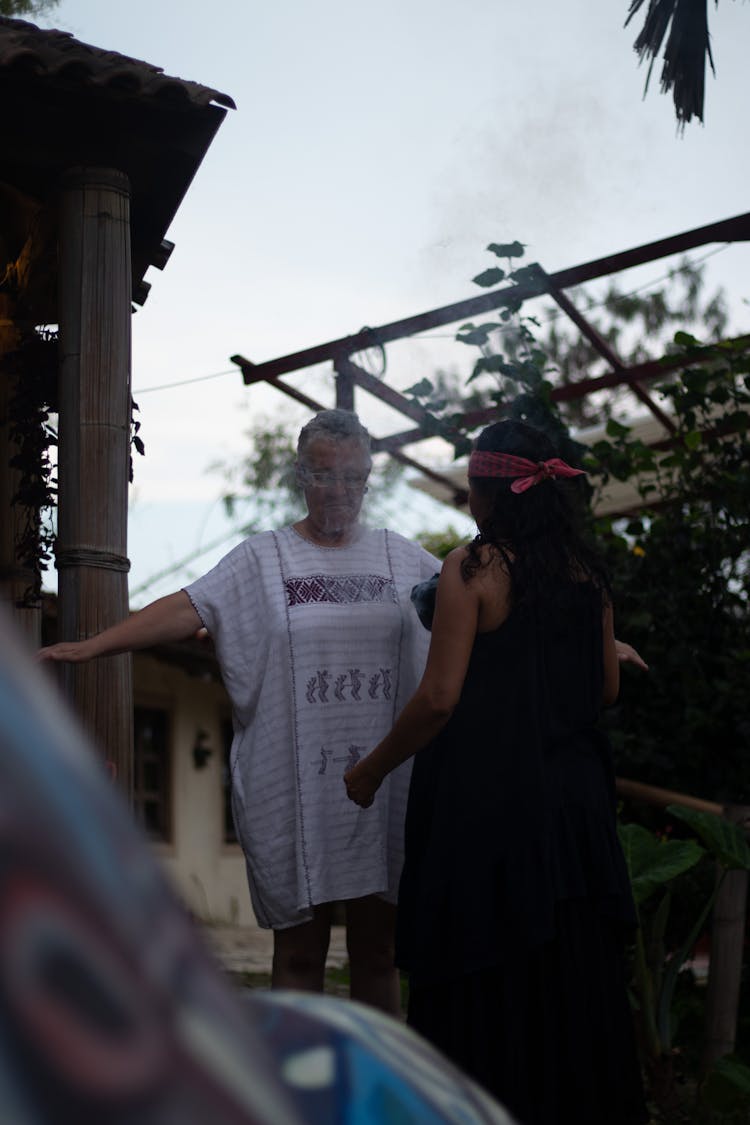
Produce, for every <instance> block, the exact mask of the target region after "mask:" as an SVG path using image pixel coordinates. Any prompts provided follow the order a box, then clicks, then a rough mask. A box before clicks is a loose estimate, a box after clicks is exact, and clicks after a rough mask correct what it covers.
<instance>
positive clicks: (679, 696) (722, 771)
mask: <svg viewBox="0 0 750 1125" xmlns="http://www.w3.org/2000/svg"><path fill="white" fill-rule="evenodd" d="M681 343H682V344H683V345H685V344H686V343H687V346H688V352H687V353H686V358H687V359H688V360H690V361H697V362H688V365H687V366H686V368H685V370H684V371H683V372H682V373H681V374H680V375H679V376H678V377H677V378H675V379H674V380H673V381H672V382H670V383H665V384H663V385H662V386H661V387H660V388H659V391H658V394H659V396H660V399H661V404H662V409H666V410H667V412H668V413H669V414H670V415H671V417H672V418H673V419H674V422H675V426H676V430H675V434H674V435H673V438H672V439H671V441H670V442H669V443H668V445H667V447H666V448H663V449H661V450H654V449H650V448H647V447H645V446H644V445H643V444H642V443H641V442H639V441H635V440H633V439H632V437H631V431H630V429H629V428H628V427H625V426H620V425H613V424H610V426H609V428H608V440H606V441H603V442H601V443H598V444H597V445H595V446H594V447H593V448H592V449H591V451H590V457H589V458H588V461H587V467H588V468H589V469H590V470H591V472H592V474H593V475H594V477H595V478H597V477H598V479H599V480H600V481H601V482H606V481H607V480H608V479H610V477H616V478H618V479H629V480H632V481H635V482H636V484H637V486H638V489H639V491H640V493H641V496H642V498H643V503H644V508H643V509H642V510H641V511H640V512H639V513H638V515H637V516H636V517H634V518H633V519H631V520H629V521H618V522H617V523H614V524H613V523H612V521H606V520H605V521H600V522H599V524H598V525H597V530H598V532H599V534H600V535H601V537H602V543H603V545H604V547H605V549H606V552H607V556H608V561H609V565H610V569H611V571H612V574H613V577H614V584H615V590H616V601H615V608H616V625H617V631H618V635H620V636H623V637H626V638H627V639H628V641H629V642H630V643H631V644H634V645H635V646H636V648H637V649H638V650H639V651H640V652H641V653H642V654H643V655H644V656H645V658H646V659H647V661H648V663H649V665H650V669H651V671H650V673H649V675H648V677H645V678H642V679H640V680H639V681H638V682H637V683H636V682H634V680H633V678H631V677H623V684H622V691H621V695H620V700H619V702H618V705H617V707H615V708H614V709H612V710H610V711H609V712H608V714H607V716H606V718H607V722H608V725H609V727H610V733H611V737H612V740H613V743H614V746H615V751H616V760H617V766H618V770H619V772H621V773H623V774H624V775H626V776H635V777H638V778H639V780H642V781H646V782H651V783H653V784H656V785H662V786H665V787H667V788H679V789H682V790H683V791H685V792H689V793H693V794H695V795H697V796H702V797H706V798H709V799H712V800H718V801H722V802H724V803H726V802H739V803H743V802H745V801H747V800H748V799H750V760H749V759H748V755H747V745H748V737H750V677H749V676H748V672H749V671H750V640H749V639H748V638H749V637H750V629H749V628H748V626H749V625H750V621H749V606H748V595H749V594H750V555H749V554H748V543H750V439H749V437H748V424H749V423H750V357H749V356H748V354H747V352H746V351H744V350H743V349H742V348H740V347H739V346H734V345H732V346H729V345H727V346H722V347H720V348H718V349H716V348H712V349H709V348H706V347H704V346H702V345H697V344H696V342H695V341H694V340H693V339H692V338H691V339H689V340H686V339H685V337H684V336H681Z"/></svg>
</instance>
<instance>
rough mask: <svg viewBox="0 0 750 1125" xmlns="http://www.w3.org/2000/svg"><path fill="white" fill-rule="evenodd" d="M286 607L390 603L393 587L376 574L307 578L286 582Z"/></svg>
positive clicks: (310, 576) (394, 595)
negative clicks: (323, 603)
mask: <svg viewBox="0 0 750 1125" xmlns="http://www.w3.org/2000/svg"><path fill="white" fill-rule="evenodd" d="M284 589H285V591H286V599H287V605H288V606H292V605H306V604H308V603H310V602H330V603H333V604H335V605H351V604H353V603H354V602H393V603H394V604H396V603H397V602H398V598H397V596H396V586H395V583H394V581H393V579H392V578H384V577H382V576H381V575H379V574H345V575H331V574H309V575H306V576H305V577H304V578H285V579H284Z"/></svg>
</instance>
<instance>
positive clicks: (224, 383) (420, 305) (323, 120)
mask: <svg viewBox="0 0 750 1125" xmlns="http://www.w3.org/2000/svg"><path fill="white" fill-rule="evenodd" d="M627 7H628V4H627V0H596V2H595V3H592V2H591V0H564V2H563V0H522V2H521V3H508V2H505V3H504V2H503V0H379V2H378V3H377V4H375V3H363V2H361V0H314V2H313V0H274V2H273V3H271V2H266V3H263V4H261V3H257V2H255V0H213V3H210V4H208V3H197V2H194V0H128V2H127V3H121V4H114V3H110V2H102V0H62V2H61V3H60V5H59V7H58V8H57V9H56V11H55V12H54V13H53V14H52V15H51V16H49V17H47V18H46V19H43V20H42V19H40V21H39V22H40V24H41V25H42V26H55V27H59V28H62V29H64V30H67V31H70V32H71V33H72V34H73V35H75V36H76V37H77V38H78V39H80V40H82V41H83V42H86V43H90V44H93V45H95V46H97V47H101V48H105V49H108V50H114V51H118V52H121V53H123V54H127V55H131V56H134V57H136V58H139V59H143V60H145V61H147V62H149V63H151V64H153V65H156V66H159V67H161V68H162V69H163V70H164V71H165V72H166V73H167V74H170V75H174V76H177V77H181V78H186V79H190V80H193V81H196V82H201V83H204V84H205V85H208V86H211V87H214V88H216V89H218V90H220V91H222V92H224V93H227V94H229V95H230V96H231V97H232V98H233V99H234V101H235V102H236V104H237V109H236V110H230V111H228V113H227V116H226V118H225V120H224V122H223V124H222V125H221V127H220V129H219V132H218V134H217V136H216V138H215V140H214V142H213V144H212V145H211V147H210V148H209V150H208V152H207V155H206V157H205V159H204V161H203V164H202V165H201V167H200V169H199V170H198V173H197V175H196V177H195V180H194V181H193V184H192V186H191V188H190V190H189V192H188V194H187V196H186V198H185V200H184V202H183V204H182V207H181V208H180V211H179V212H178V214H177V216H176V219H175V221H174V223H173V225H172V228H171V230H170V231H169V234H168V237H169V238H170V239H171V240H172V241H174V243H175V250H174V252H173V254H172V257H171V259H170V261H169V263H168V266H167V268H166V270H165V271H164V272H163V273H160V272H158V271H155V270H152V271H150V272H149V275H148V280H149V281H150V282H151V284H152V290H151V294H150V296H149V298H148V300H147V302H146V304H145V306H144V307H143V308H142V309H140V310H139V311H138V312H137V313H136V315H135V317H134V320H133V340H134V359H133V386H134V392H135V397H136V399H137V401H138V403H139V405H140V420H141V423H142V431H141V432H142V435H143V438H144V441H145V443H146V448H147V455H146V457H145V458H137V460H136V465H135V470H136V482H135V486H134V488H133V498H132V510H131V522H130V555H131V559H132V574H131V588H132V589H137V588H139V587H140V586H141V585H142V584H143V583H144V582H145V581H146V579H148V578H149V577H150V576H152V575H154V574H156V573H157V572H158V571H160V570H162V569H163V568H165V567H166V566H168V565H170V564H172V563H175V562H176V561H178V560H180V559H181V558H183V557H184V556H186V555H187V554H188V553H190V552H193V551H197V550H198V549H199V548H201V547H204V546H206V545H207V544H209V543H211V542H213V541H215V540H218V539H220V538H221V537H222V536H224V535H226V534H227V532H228V525H227V523H226V521H225V519H224V517H223V515H222V512H221V506H220V505H219V504H218V503H217V499H216V498H217V496H218V495H219V493H220V491H221V480H220V478H219V476H218V475H217V474H216V473H215V472H210V471H209V466H210V465H211V464H212V463H214V462H216V461H217V460H219V459H225V458H227V457H234V456H237V457H238V456H239V455H240V454H241V452H242V450H243V448H245V444H246V443H245V442H244V432H245V430H246V428H247V426H248V425H249V424H250V421H251V419H252V418H253V417H256V418H257V417H258V416H259V415H260V416H265V417H268V418H271V419H274V418H278V417H289V418H291V419H292V420H293V421H294V423H295V424H297V423H298V422H302V421H304V420H305V418H306V415H305V413H304V411H303V410H301V409H298V408H297V407H294V406H292V405H291V404H290V403H289V400H287V399H282V397H281V396H280V394H279V393H278V392H276V391H272V390H270V389H268V388H260V387H253V388H250V389H246V388H244V387H243V385H242V381H241V377H240V375H239V373H238V372H237V371H236V369H235V371H234V372H231V369H232V364H231V363H230V362H229V356H231V355H232V354H235V353H241V354H243V355H245V356H247V357H248V358H251V359H253V360H255V361H261V360H266V359H271V358H274V357H276V356H279V355H284V354H287V353H289V352H293V351H296V350H299V349H301V348H304V347H308V346H312V345H314V344H317V343H322V342H324V341H326V340H329V339H332V338H336V337H339V336H344V335H348V334H351V333H353V332H356V331H357V330H358V329H360V328H361V327H363V326H364V325H372V326H374V325H378V324H382V323H385V322H388V321H390V320H394V319H399V318H401V317H405V316H408V315H411V314H413V313H418V312H422V311H425V310H427V309H430V308H433V307H435V306H439V305H443V304H447V303H449V302H452V301H456V300H460V299H462V298H464V297H466V296H470V295H473V294H474V293H478V292H479V290H478V289H476V287H474V286H472V284H471V278H472V276H473V275H474V274H476V273H478V272H479V271H480V270H481V269H483V268H485V267H486V266H488V265H491V264H492V261H491V260H490V256H489V255H488V254H487V253H486V251H485V247H486V245H487V243H488V242H490V241H501V242H502V241H509V240H512V239H520V240H521V241H523V242H525V243H526V244H527V247H528V249H527V257H528V259H529V260H538V261H539V262H540V263H541V264H542V265H543V266H544V267H545V269H547V270H548V271H554V270H557V269H561V268H563V267H565V266H569V265H574V264H577V263H579V262H585V261H588V260H590V259H592V258H597V257H600V256H602V255H605V254H609V253H612V252H615V251H618V250H623V249H626V248H628V247H630V246H634V245H638V244H641V243H644V242H648V241H651V240H653V239H658V238H663V237H666V236H668V235H671V234H675V233H678V232H679V231H682V230H685V229H689V228H692V227H697V226H702V225H703V224H706V223H710V222H715V221H717V220H720V219H724V218H728V217H730V216H732V215H736V214H740V213H743V212H745V211H747V210H748V209H750V208H749V206H748V194H747V184H748V180H749V178H750V177H749V176H748V173H749V172H750V167H749V165H750V145H748V142H747V136H746V133H747V126H746V124H745V121H746V119H747V108H746V106H747V61H746V44H747V42H748V33H750V10H749V9H748V6H747V5H745V4H744V3H740V2H737V0H722V2H721V3H720V5H719V8H718V10H715V9H714V6H713V5H710V8H709V19H710V25H711V29H712V32H713V51H714V59H715V62H716V68H717V77H716V79H714V78H713V77H712V76H711V75H710V74H709V76H708V78H707V96H706V115H705V117H706V120H705V126H701V125H700V123H693V124H691V125H689V126H688V127H687V128H686V130H685V133H684V135H682V136H680V135H678V133H677V130H676V125H675V118H674V111H673V106H672V102H671V98H669V97H665V96H663V95H661V94H660V92H659V84H658V71H659V69H660V65H659V66H657V68H656V69H655V74H654V77H653V79H652V84H651V90H650V91H649V93H648V96H647V97H646V98H645V99H644V98H643V85H644V78H645V71H644V69H643V68H639V66H638V62H637V56H636V55H635V52H634V51H633V48H632V43H633V39H634V38H635V35H636V33H637V30H638V29H639V28H640V24H641V22H642V21H641V19H639V20H638V23H637V24H636V25H635V26H631V27H629V28H628V29H624V28H623V24H624V20H625V16H626V14H627ZM749 255H750V251H748V250H747V248H746V247H745V246H739V247H734V248H730V249H727V250H724V251H722V252H720V253H717V254H715V255H714V256H713V257H712V258H711V259H710V260H709V262H708V264H707V270H708V281H709V285H710V286H712V287H715V286H717V285H723V286H724V287H725V288H726V289H727V291H728V293H729V294H730V296H731V302H732V309H733V315H734V321H733V324H732V329H733V330H736V331H741V330H745V331H746V330H747V328H746V326H745V324H744V323H743V318H745V319H746V312H747V304H746V301H747V298H748V296H750V284H749V283H748V280H747V279H748V276H750V275H749V274H748V268H747V267H748V256H749ZM671 264H673V263H671ZM649 269H650V275H649V274H645V275H644V274H643V273H642V272H641V273H639V274H638V278H637V281H638V284H642V283H643V281H644V276H645V280H648V277H649V276H653V278H654V279H658V278H660V277H661V275H662V274H663V272H664V269H665V265H664V263H662V264H659V263H654V264H653V265H652V266H651V267H649ZM631 272H632V271H631ZM619 280H620V281H621V283H622V284H624V285H627V284H629V283H630V279H629V278H628V275H622V276H621V278H620V279H619ZM450 334H451V329H444V330H441V332H440V333H435V334H434V336H431V337H430V338H429V339H427V340H422V341H419V342H416V343H414V344H412V345H409V346H404V347H401V348H399V347H394V348H392V349H391V350H390V351H389V367H388V379H389V381H392V383H393V385H394V386H398V387H404V386H407V385H409V384H410V383H413V382H416V381H417V379H419V378H421V377H422V376H424V375H428V376H429V375H430V373H431V372H432V370H433V369H434V368H435V366H437V365H453V366H456V367H459V366H460V365H463V366H462V367H460V369H461V370H463V369H466V370H468V369H469V365H470V360H471V359H472V358H473V357H471V356H469V354H468V351H466V349H461V348H460V346H458V345H455V344H452V343H451V341H450V339H448V337H449V336H450ZM464 352H466V354H464ZM220 372H230V373H229V374H225V375H219V374H218V373H220ZM210 375H217V377H216V378H211V379H208V378H206V377H207V376H210ZM191 380H195V381H193V382H191ZM290 381H292V382H294V383H295V384H296V385H297V386H299V387H304V388H306V389H307V390H308V392H309V393H311V394H312V395H313V397H318V398H321V399H323V400H324V401H326V402H327V403H330V404H333V397H332V385H331V382H330V380H329V379H328V378H327V376H326V375H325V374H324V373H321V372H314V371H313V372H310V371H308V372H303V373H300V374H299V375H296V376H292V377H290ZM175 383H179V384H181V385H180V386H178V387H166V388H165V389H162V390H157V389H155V388H161V387H165V385H166V384H175ZM358 408H359V410H360V413H361V416H362V418H363V420H364V421H365V423H366V424H369V425H370V426H371V428H372V430H373V432H374V433H376V434H378V435H380V434H382V433H386V432H390V431H392V430H394V429H401V428H404V426H403V422H399V421H398V419H395V418H393V417H391V416H390V415H387V414H384V413H383V412H382V411H378V410H377V409H376V408H374V403H373V400H372V399H371V398H369V397H368V396H366V395H363V396H362V398H361V400H360V402H359V403H358ZM412 452H414V453H418V452H419V451H418V450H417V449H416V448H415V449H414V450H412ZM409 491H410V492H411V490H409ZM398 507H399V513H398V515H394V525H395V526H396V527H397V530H401V531H403V532H404V533H405V534H412V533H413V532H415V531H416V530H418V529H419V528H421V527H423V526H425V524H428V523H431V522H435V521H437V520H440V521H442V522H450V516H449V515H446V516H443V515H442V514H440V513H435V512H434V510H429V509H426V508H424V507H423V506H422V501H420V500H419V497H418V496H417V495H416V494H415V496H414V500H413V501H412V500H411V498H407V499H406V500H400V501H399V505H398ZM453 522H454V523H456V521H455V520H454V521H453ZM462 526H463V525H462ZM230 543H231V541H227V542H226V543H224V544H223V545H222V546H221V547H218V546H217V547H216V548H215V549H214V550H213V551H207V552H206V553H205V554H203V555H201V556H200V557H198V558H197V559H196V560H195V561H194V562H193V563H192V564H191V566H190V567H187V568H183V569H180V570H177V571H175V572H174V573H173V574H171V575H169V576H168V577H167V578H166V579H165V580H164V581H163V582H161V583H155V584H153V585H152V586H151V587H150V588H149V590H148V591H147V592H144V593H143V594H142V595H139V596H137V597H134V604H143V602H144V601H145V600H148V599H150V598H151V597H153V596H156V595H157V594H160V593H164V592H167V591H168V590H170V589H174V588H176V587H177V586H179V585H180V584H182V583H183V582H185V581H186V580H187V579H188V577H189V576H190V575H191V574H197V573H200V572H202V570H204V569H206V567H207V566H208V565H210V564H212V563H213V562H214V561H215V560H216V558H217V557H218V555H219V554H221V553H223V551H224V550H225V549H227V546H228V545H230Z"/></svg>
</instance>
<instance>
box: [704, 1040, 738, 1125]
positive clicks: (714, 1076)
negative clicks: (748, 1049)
mask: <svg viewBox="0 0 750 1125" xmlns="http://www.w3.org/2000/svg"><path fill="white" fill-rule="evenodd" d="M701 1104H702V1105H704V1106H706V1107H708V1108H710V1109H712V1110H714V1112H715V1113H721V1114H727V1115H729V1114H733V1115H738V1114H739V1113H740V1112H741V1111H743V1110H744V1111H745V1112H747V1111H748V1109H750V1069H749V1068H748V1067H747V1066H746V1064H745V1063H743V1062H742V1061H741V1060H740V1059H738V1058H737V1057H736V1056H734V1055H725V1056H724V1058H721V1059H719V1060H718V1061H717V1062H716V1063H714V1065H713V1067H712V1069H711V1071H710V1072H709V1074H708V1076H707V1077H706V1080H705V1082H704V1083H703V1086H702V1088H701ZM731 1120H732V1121H739V1120H747V1118H746V1117H743V1118H740V1117H739V1116H732V1118H731Z"/></svg>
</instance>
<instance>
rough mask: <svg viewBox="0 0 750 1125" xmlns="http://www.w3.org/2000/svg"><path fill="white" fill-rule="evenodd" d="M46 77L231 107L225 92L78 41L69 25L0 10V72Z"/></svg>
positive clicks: (69, 83) (138, 94) (116, 91)
mask: <svg viewBox="0 0 750 1125" xmlns="http://www.w3.org/2000/svg"><path fill="white" fill-rule="evenodd" d="M2 71H6V72H7V71H15V72H16V73H18V74H24V73H25V74H28V75H30V76H35V77H42V78H43V77H47V78H49V79H50V80H51V81H54V82H56V83H62V84H64V85H65V86H67V87H71V86H73V87H88V88H90V89H91V90H92V91H95V90H103V91H107V92H109V93H113V94H118V95H120V96H124V97H131V98H135V99H159V100H164V101H170V102H173V103H174V102H176V101H180V100H182V101H184V102H187V103H191V104H193V105H196V106H206V105H209V104H211V103H212V102H216V103H218V104H219V105H222V106H225V107H227V108H228V109H235V108H236V106H235V104H234V102H233V101H232V99H231V98H230V97H229V95H228V94H222V93H220V92H219V91H218V90H213V89H211V88H210V87H209V86H201V85H200V84H199V83H197V82H188V81H187V80H186V79H183V78H173V77H171V76H170V75H168V74H165V73H164V71H163V70H162V69H161V67H158V66H152V65H151V64H150V63H146V62H142V61H141V60H140V59H131V58H129V57H128V56H127V55H120V54H118V53H117V52H116V51H105V50H102V49H101V48H100V47H92V46H90V45H89V44H88V43H81V42H80V40H78V39H75V38H74V37H73V35H71V34H70V32H68V31H55V30H49V31H47V30H44V29H42V28H39V27H36V26H35V25H34V24H31V23H27V22H26V21H25V20H17V19H9V18H7V17H4V16H0V72H2Z"/></svg>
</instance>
